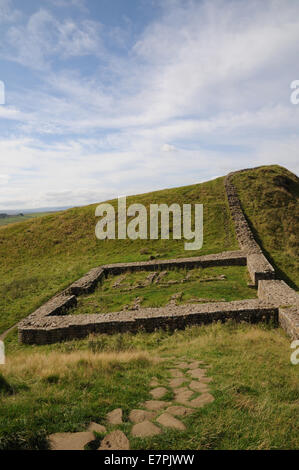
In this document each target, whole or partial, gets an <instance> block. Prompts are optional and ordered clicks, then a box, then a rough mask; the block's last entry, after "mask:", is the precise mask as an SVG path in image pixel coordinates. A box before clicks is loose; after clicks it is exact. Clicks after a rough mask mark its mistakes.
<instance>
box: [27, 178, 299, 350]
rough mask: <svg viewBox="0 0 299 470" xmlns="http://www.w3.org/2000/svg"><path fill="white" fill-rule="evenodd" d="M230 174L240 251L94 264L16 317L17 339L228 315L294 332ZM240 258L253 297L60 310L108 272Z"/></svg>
mask: <svg viewBox="0 0 299 470" xmlns="http://www.w3.org/2000/svg"><path fill="white" fill-rule="evenodd" d="M242 171H245V170H242ZM234 174H235V173H230V174H229V175H228V176H227V177H226V179H225V188H226V193H227V199H228V204H229V208H230V211H231V215H232V219H233V221H234V224H235V230H236V235H237V239H238V242H239V245H240V248H241V251H230V252H223V253H218V254H211V255H206V256H199V257H193V258H180V259H173V260H152V261H143V262H132V263H116V264H108V265H104V266H99V267H96V268H94V269H92V270H91V271H89V272H88V273H87V274H86V275H85V276H83V277H82V278H81V279H79V280H78V281H76V282H74V283H73V284H72V285H71V286H69V287H68V288H67V289H65V290H64V291H63V292H62V293H60V294H58V295H56V296H55V297H53V298H52V299H51V300H49V301H48V302H47V303H46V304H44V305H43V306H41V307H40V308H39V309H37V310H36V311H35V312H34V313H32V314H31V315H29V317H27V318H26V319H25V320H23V321H22V322H20V323H19V327H18V328H19V340H20V341H21V342H23V343H27V344H50V343H55V342H59V341H64V340H70V339H75V338H83V337H85V336H87V335H89V334H91V333H108V334H112V333H115V332H126V331H131V332H136V331H138V330H140V329H144V330H145V331H148V332H151V331H154V330H155V329H156V328H169V329H179V328H185V327H186V326H188V325H199V324H207V323H211V322H213V321H222V322H224V321H226V320H228V319H233V320H235V321H239V322H240V321H247V322H252V323H255V322H258V321H266V322H269V321H272V322H273V323H274V324H277V323H278V321H279V322H280V324H281V326H282V327H283V328H284V329H285V330H286V331H287V332H288V334H290V336H292V337H293V338H295V339H297V338H299V314H298V308H299V303H298V295H297V293H296V292H295V291H293V289H291V288H290V287H289V286H287V284H285V283H284V282H283V281H279V280H275V279H274V278H275V271H274V268H273V267H272V266H271V264H270V263H269V261H268V260H267V259H266V257H265V256H264V254H263V252H262V250H261V248H260V246H259V245H258V243H257V242H256V240H255V239H254V236H253V233H252V231H251V228H250V226H249V224H248V222H247V220H246V217H245V215H244V213H243V210H242V207H241V203H240V200H239V198H238V194H237V190H236V188H235V186H234V184H233V176H234ZM246 264H247V267H248V271H249V273H250V276H251V279H252V281H253V283H254V285H255V286H256V287H258V297H259V298H258V299H253V300H252V299H251V300H243V301H234V302H213V303H211V302H210V303H209V302H208V303H205V304H200V305H198V304H189V305H184V306H177V305H175V303H171V304H168V305H167V306H166V307H163V308H144V309H139V310H125V311H121V312H116V313H108V314H105V315H66V314H67V313H68V310H69V309H71V308H74V307H76V305H77V296H80V295H82V294H87V293H90V292H93V291H94V290H95V289H96V287H97V285H98V283H100V282H101V280H102V279H103V278H104V277H106V276H108V275H109V274H113V275H118V274H122V273H125V272H127V271H140V270H146V271H163V270H170V269H174V268H188V269H192V268H195V267H212V266H234V265H235V266H245V265H246Z"/></svg>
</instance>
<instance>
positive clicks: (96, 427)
mask: <svg viewBox="0 0 299 470" xmlns="http://www.w3.org/2000/svg"><path fill="white" fill-rule="evenodd" d="M87 431H89V432H98V433H99V434H103V433H105V432H107V430H106V428H105V426H102V425H101V424H98V423H90V425H89V426H88V429H87Z"/></svg>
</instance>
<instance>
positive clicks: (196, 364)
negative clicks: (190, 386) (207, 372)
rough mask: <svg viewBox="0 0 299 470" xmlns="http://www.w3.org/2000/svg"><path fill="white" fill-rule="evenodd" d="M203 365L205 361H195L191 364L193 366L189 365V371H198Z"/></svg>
mask: <svg viewBox="0 0 299 470" xmlns="http://www.w3.org/2000/svg"><path fill="white" fill-rule="evenodd" d="M201 364H204V362H203V361H194V362H191V364H189V366H188V369H198V367H199V366H200V365H201Z"/></svg>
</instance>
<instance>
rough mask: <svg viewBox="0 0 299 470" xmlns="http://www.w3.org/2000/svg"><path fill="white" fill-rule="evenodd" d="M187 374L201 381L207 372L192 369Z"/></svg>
mask: <svg viewBox="0 0 299 470" xmlns="http://www.w3.org/2000/svg"><path fill="white" fill-rule="evenodd" d="M187 374H189V375H191V377H192V378H193V379H201V378H202V377H204V376H205V374H206V371H205V370H204V369H190V370H188V372H187Z"/></svg>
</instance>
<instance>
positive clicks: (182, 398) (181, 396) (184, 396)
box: [174, 390, 194, 405]
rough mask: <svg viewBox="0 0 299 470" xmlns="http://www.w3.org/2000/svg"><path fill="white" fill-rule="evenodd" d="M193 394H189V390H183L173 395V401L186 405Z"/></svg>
mask: <svg viewBox="0 0 299 470" xmlns="http://www.w3.org/2000/svg"><path fill="white" fill-rule="evenodd" d="M193 393H194V392H191V391H190V390H185V391H183V392H178V393H176V394H175V398H174V401H176V402H178V403H182V404H183V405H188V404H189V399H190V398H191V397H192V395H193Z"/></svg>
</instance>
